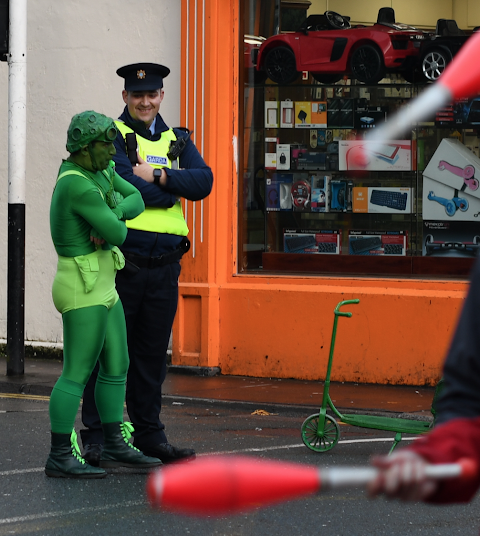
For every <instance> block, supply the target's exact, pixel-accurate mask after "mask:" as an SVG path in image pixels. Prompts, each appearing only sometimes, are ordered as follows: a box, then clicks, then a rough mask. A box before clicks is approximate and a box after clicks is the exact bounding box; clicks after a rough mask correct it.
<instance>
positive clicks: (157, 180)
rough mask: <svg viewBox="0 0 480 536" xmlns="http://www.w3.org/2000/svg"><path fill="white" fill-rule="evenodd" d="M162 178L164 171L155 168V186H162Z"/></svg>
mask: <svg viewBox="0 0 480 536" xmlns="http://www.w3.org/2000/svg"><path fill="white" fill-rule="evenodd" d="M161 176H162V170H161V169H157V168H155V169H154V170H153V184H156V185H157V186H160V178H161Z"/></svg>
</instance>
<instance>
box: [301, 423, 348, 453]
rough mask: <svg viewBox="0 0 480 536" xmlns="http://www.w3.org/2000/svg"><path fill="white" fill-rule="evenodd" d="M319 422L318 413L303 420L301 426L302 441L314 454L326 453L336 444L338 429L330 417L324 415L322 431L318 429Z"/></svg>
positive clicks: (338, 434)
mask: <svg viewBox="0 0 480 536" xmlns="http://www.w3.org/2000/svg"><path fill="white" fill-rule="evenodd" d="M319 422H320V414H319V413H315V414H314V415H310V417H307V418H306V419H305V421H304V422H303V424H302V440H303V442H304V443H305V445H306V446H307V447H308V448H309V449H311V450H313V451H315V452H327V451H328V450H331V449H333V447H334V446H335V445H336V444H337V443H338V440H339V438H340V427H339V426H338V424H337V421H336V420H335V419H334V418H333V417H330V415H325V422H324V424H323V429H320V427H319Z"/></svg>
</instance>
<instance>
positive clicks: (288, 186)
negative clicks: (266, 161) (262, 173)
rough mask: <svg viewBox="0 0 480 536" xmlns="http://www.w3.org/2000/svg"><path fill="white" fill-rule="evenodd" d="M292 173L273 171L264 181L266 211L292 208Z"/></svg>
mask: <svg viewBox="0 0 480 536" xmlns="http://www.w3.org/2000/svg"><path fill="white" fill-rule="evenodd" d="M292 183H293V173H274V174H273V177H272V178H270V177H267V179H266V181H265V188H266V190H265V208H266V209H267V211H280V210H292Z"/></svg>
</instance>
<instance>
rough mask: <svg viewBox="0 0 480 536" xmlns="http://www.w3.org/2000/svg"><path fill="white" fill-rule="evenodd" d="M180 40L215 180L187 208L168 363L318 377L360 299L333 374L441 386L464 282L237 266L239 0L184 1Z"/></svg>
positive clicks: (185, 82) (201, 143) (187, 91)
mask: <svg viewBox="0 0 480 536" xmlns="http://www.w3.org/2000/svg"><path fill="white" fill-rule="evenodd" d="M203 6H205V10H203ZM187 36H188V39H187ZM182 43H183V49H182V86H183V92H182V119H183V120H184V121H183V122H184V124H186V125H187V126H188V127H189V128H194V130H195V136H194V140H195V143H196V144H197V147H199V149H200V150H201V152H202V154H203V155H204V158H205V160H206V161H207V163H208V164H209V165H210V166H211V167H212V169H213V172H214V177H215V182H214V190H213V192H212V194H211V195H210V196H209V197H208V198H207V199H206V200H204V201H203V203H200V202H197V203H191V202H188V203H187V205H186V213H187V221H188V223H189V227H190V230H191V232H190V239H191V240H192V242H193V243H194V246H195V247H194V248H193V251H192V252H191V253H189V254H188V255H187V256H186V257H184V259H183V260H182V276H181V283H180V292H179V307H178V313H177V317H176V321H175V324H174V330H173V348H172V363H173V364H175V365H185V366H192V367H199V366H202V367H215V366H219V367H221V370H222V373H223V374H234V375H245V376H256V377H276V378H299V379H308V380H317V379H323V378H324V375H325V370H326V363H327V359H328V352H329V347H330V337H331V333H332V325H333V310H334V308H335V306H336V304H337V303H338V302H339V301H342V300H345V299H352V298H359V299H360V303H359V304H358V305H352V306H350V307H349V310H350V311H351V312H352V313H353V316H352V318H340V319H339V325H338V335H337V344H336V348H335V349H336V353H335V358H334V366H333V371H332V380H334V381H348V382H362V383H363V382H366V383H391V384H404V385H425V384H427V385H428V384H430V385H431V384H434V383H435V382H436V381H437V380H438V378H439V377H440V374H441V364H442V362H443V359H444V356H445V353H446V351H447V348H448V345H449V342H450V339H451V336H452V332H453V329H454V327H455V324H456V321H457V317H458V313H459V311H460V309H461V306H462V302H463V299H464V296H465V292H466V289H467V283H466V282H458V281H457V282H455V281H434V280H429V281H420V280H401V279H397V280H394V279H388V280H386V279H385V280H383V279H374V278H366V279H354V278H342V279H340V278H338V279H335V278H331V277H304V276H302V277H298V278H297V277H291V276H285V277H281V276H275V277H272V276H269V275H268V274H267V275H258V276H255V275H237V234H238V225H237V222H238V213H237V211H238V176H237V175H238V172H237V140H238V139H242V138H243V136H239V126H238V124H239V120H238V119H239V118H238V110H239V102H238V98H239V97H238V96H239V87H238V84H239V80H238V72H239V68H238V61H239V57H240V54H239V50H238V47H239V43H240V38H239V6H238V2H237V1H235V0H230V1H228V0H205V1H204V0H182ZM199 72H201V73H202V75H201V76H199Z"/></svg>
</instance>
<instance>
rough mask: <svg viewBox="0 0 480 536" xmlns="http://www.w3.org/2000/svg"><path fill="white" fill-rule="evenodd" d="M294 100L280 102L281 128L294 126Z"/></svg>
mask: <svg viewBox="0 0 480 536" xmlns="http://www.w3.org/2000/svg"><path fill="white" fill-rule="evenodd" d="M294 111H295V110H294V107H293V101H291V100H284V101H281V102H280V128H293V125H294V123H295V121H294V116H293V114H294Z"/></svg>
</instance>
